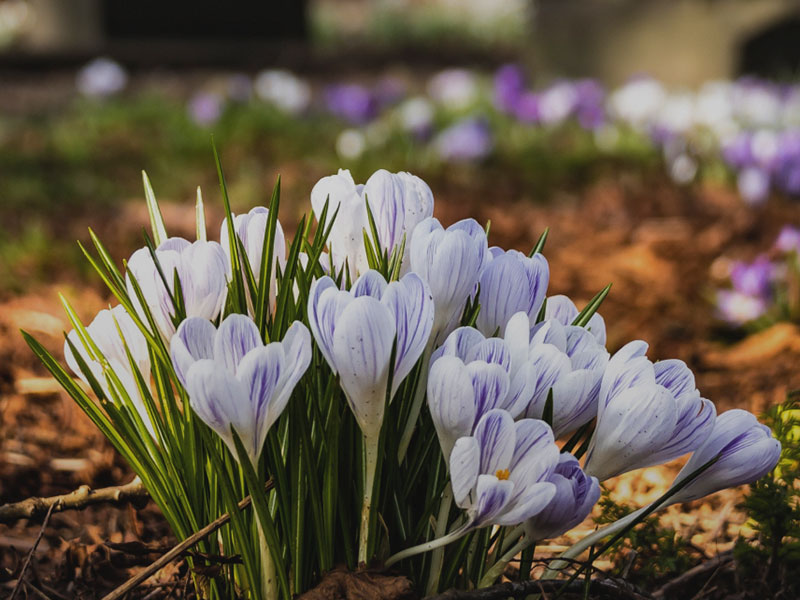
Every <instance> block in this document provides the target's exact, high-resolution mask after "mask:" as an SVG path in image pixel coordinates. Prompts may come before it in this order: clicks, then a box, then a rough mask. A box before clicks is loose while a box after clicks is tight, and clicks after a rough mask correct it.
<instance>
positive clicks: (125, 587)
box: [103, 480, 273, 600]
mask: <svg viewBox="0 0 800 600" xmlns="http://www.w3.org/2000/svg"><path fill="white" fill-rule="evenodd" d="M272 485H273V483H272V480H269V481H267V484H266V487H265V489H267V490H269V489H270V488H272ZM248 506H250V496H247V497H246V498H244V499H243V500H242V501H241V502H239V504H238V509H239V510H244V509H245V508H247V507H248ZM230 520H231V515H230V513H225V514H224V515H222V516H220V517H217V518H216V519H215V520H214V521H212V522H211V523H209V524H208V525H206V526H205V527H203V528H202V529H200V530H199V531H196V532H195V533H193V534H192V535H190V536H189V537H188V538H186V539H185V540H183V541H182V542H181V543H180V544H178V545H177V546H175V547H174V548H172V550H170V551H169V552H167V553H166V554H164V555H163V556H161V557H160V558H159V559H157V560H156V561H155V562H153V563H152V564H151V565H150V566H149V567H147V568H146V569H143V570H142V571H140V572H139V573H137V574H136V575H135V576H133V577H131V578H130V579H129V580H128V581H126V582H125V583H123V584H122V585H121V586H119V587H118V588H117V589H115V590H114V591H113V592H111V593H110V594H107V595H106V596H104V597H103V600H119V599H120V598H122V597H124V596H125V595H126V594H127V593H128V592H130V591H131V590H133V589H134V588H136V587H137V586H138V585H140V584H142V583H143V582H144V581H145V580H147V578H149V577H150V576H151V575H153V573H155V572H157V571H158V570H159V569H161V568H162V567H163V566H165V565H167V564H169V563H170V562H172V561H173V560H175V559H176V558H178V557H179V556H181V555H182V554H183V553H184V552H186V550H188V549H189V548H191V547H192V546H194V545H195V544H196V543H197V542H199V541H200V540H201V539H203V538H204V537H206V536H208V535H211V534H212V533H214V532H215V531H216V530H217V529H219V528H220V527H222V526H223V525H225V523H227V522H228V521H230Z"/></svg>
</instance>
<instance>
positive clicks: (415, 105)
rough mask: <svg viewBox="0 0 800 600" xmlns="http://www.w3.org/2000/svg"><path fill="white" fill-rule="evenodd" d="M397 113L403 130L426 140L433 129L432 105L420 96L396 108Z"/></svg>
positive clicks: (433, 111)
mask: <svg viewBox="0 0 800 600" xmlns="http://www.w3.org/2000/svg"><path fill="white" fill-rule="evenodd" d="M397 113H398V116H399V118H400V124H401V126H402V127H403V129H404V130H405V131H407V132H409V133H410V134H412V135H414V136H416V137H417V138H420V139H425V138H427V137H428V136H429V135H430V133H431V129H432V128H433V117H434V113H435V110H434V107H433V104H431V102H430V101H429V100H428V99H427V98H423V97H421V96H415V97H413V98H409V99H408V100H406V101H405V102H403V103H402V104H401V105H400V106H399V107H398V108H397Z"/></svg>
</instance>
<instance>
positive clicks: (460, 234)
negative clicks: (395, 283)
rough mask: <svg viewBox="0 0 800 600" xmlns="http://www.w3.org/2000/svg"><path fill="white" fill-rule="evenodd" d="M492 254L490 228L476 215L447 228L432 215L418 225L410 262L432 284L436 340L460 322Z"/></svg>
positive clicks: (411, 241)
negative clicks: (490, 253) (489, 241)
mask: <svg viewBox="0 0 800 600" xmlns="http://www.w3.org/2000/svg"><path fill="white" fill-rule="evenodd" d="M488 257H489V252H488V243H487V240H486V232H485V231H484V229H483V227H481V226H480V224H478V222H477V221H475V220H474V219H464V220H463V221H458V222H457V223H454V224H453V225H450V227H448V228H447V229H444V228H443V227H442V225H441V223H439V221H438V220H437V219H435V218H433V217H430V218H428V219H425V220H424V221H422V222H421V223H420V224H419V225H417V227H416V228H414V232H413V234H412V235H411V240H410V245H409V265H410V267H411V270H412V271H413V272H415V273H418V274H419V275H420V276H421V277H422V278H423V279H424V280H425V281H427V282H428V285H429V286H430V290H431V294H432V295H433V300H434V306H435V314H436V316H435V318H434V324H433V331H434V333H433V335H434V339H435V340H438V339H442V338H443V337H444V336H446V335H447V334H448V333H449V332H450V331H451V330H452V329H454V328H455V327H456V325H457V324H458V320H459V319H460V318H461V313H462V311H463V310H464V306H465V305H466V303H467V299H468V298H469V296H470V294H471V293H472V292H473V290H474V289H475V284H476V283H477V281H478V275H479V274H480V272H481V269H482V268H483V266H484V264H486V261H487V260H488Z"/></svg>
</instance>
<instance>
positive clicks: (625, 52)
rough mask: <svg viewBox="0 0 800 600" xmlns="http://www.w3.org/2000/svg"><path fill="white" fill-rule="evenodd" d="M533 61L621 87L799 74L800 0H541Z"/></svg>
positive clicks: (550, 71)
mask: <svg viewBox="0 0 800 600" xmlns="http://www.w3.org/2000/svg"><path fill="white" fill-rule="evenodd" d="M534 22H535V25H534V27H535V32H534V36H533V40H532V43H533V47H534V48H533V51H534V59H533V61H534V63H535V64H536V66H537V67H539V69H540V70H542V71H544V72H545V73H547V74H548V75H551V76H562V75H563V76H592V77H597V78H598V79H601V80H602V81H605V82H607V83H610V84H619V83H622V82H624V81H625V80H627V79H628V78H630V77H631V76H632V75H636V74H648V75H652V76H655V77H657V78H659V79H661V80H663V81H665V82H666V83H669V84H680V85H695V84H698V83H701V82H703V81H706V80H708V79H715V78H721V77H733V76H736V75H739V74H744V73H753V74H761V75H771V76H779V77H780V76H787V75H790V74H792V72H793V74H794V76H795V77H796V76H797V74H798V72H800V0H538V2H537V3H536V15H535V19H534Z"/></svg>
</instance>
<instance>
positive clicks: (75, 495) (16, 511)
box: [0, 477, 150, 523]
mask: <svg viewBox="0 0 800 600" xmlns="http://www.w3.org/2000/svg"><path fill="white" fill-rule="evenodd" d="M149 498H150V495H149V494H148V493H147V490H146V489H144V486H143V485H142V482H141V480H140V479H139V478H138V477H137V478H136V479H134V480H133V481H131V482H130V483H126V484H125V485H118V486H113V487H107V488H101V489H99V490H93V489H92V488H90V487H89V486H88V485H82V486H81V487H79V488H78V489H77V490H74V491H72V492H69V493H68V494H63V495H61V496H50V497H49V498H28V499H26V500H22V501H20V502H13V503H11V504H4V505H3V506H0V523H13V522H14V521H17V520H19V519H36V518H39V517H41V516H43V515H46V514H48V512H50V511H51V510H52V512H61V511H65V510H82V509H84V508H86V507H87V506H92V505H95V504H116V505H120V504H127V503H134V504H135V503H139V502H141V503H144V502H146V501H147V500H148V499H149Z"/></svg>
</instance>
